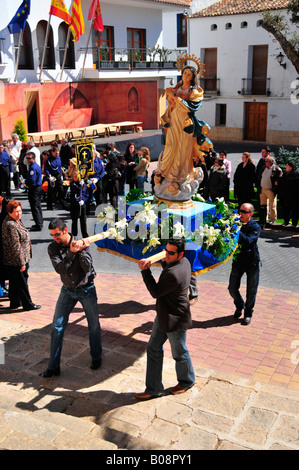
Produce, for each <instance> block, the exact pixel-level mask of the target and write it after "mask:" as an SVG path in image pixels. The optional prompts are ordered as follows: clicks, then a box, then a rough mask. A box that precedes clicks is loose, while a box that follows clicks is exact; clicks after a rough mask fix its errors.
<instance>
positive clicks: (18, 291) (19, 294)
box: [4, 263, 33, 309]
mask: <svg viewBox="0 0 299 470" xmlns="http://www.w3.org/2000/svg"><path fill="white" fill-rule="evenodd" d="M4 269H6V270H7V273H8V280H9V290H8V297H9V300H10V308H16V307H21V306H23V308H24V309H29V308H31V307H32V306H33V302H32V299H31V296H30V293H29V288H28V277H29V275H28V269H29V264H28V263H27V264H26V269H25V271H22V272H21V271H20V266H5V267H4Z"/></svg>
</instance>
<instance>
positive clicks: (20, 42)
mask: <svg viewBox="0 0 299 470" xmlns="http://www.w3.org/2000/svg"><path fill="white" fill-rule="evenodd" d="M22 41H23V30H22V29H21V31H20V36H19V45H18V55H17V62H16V71H15V78H14V81H15V82H16V81H17V74H18V69H19V62H20V54H21V45H22Z"/></svg>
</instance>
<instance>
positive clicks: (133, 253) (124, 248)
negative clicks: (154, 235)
mask: <svg viewBox="0 0 299 470" xmlns="http://www.w3.org/2000/svg"><path fill="white" fill-rule="evenodd" d="M151 199H153V198H146V199H139V200H136V201H133V202H130V203H127V204H126V207H125V211H126V217H127V218H128V216H129V217H130V218H131V215H132V216H133V217H134V214H135V213H138V211H141V210H142V208H143V203H144V202H145V201H150V200H151ZM174 206H175V204H174ZM156 208H157V209H156V210H157V219H156V220H157V223H158V220H159V218H162V217H163V216H162V215H161V213H160V212H159V209H161V206H160V205H159V206H158V205H157V206H156ZM215 209H216V208H215V205H213V204H207V203H203V202H197V201H193V206H192V207H190V208H188V209H180V208H179V207H177V208H176V207H168V206H167V205H164V208H163V209H162V211H163V213H164V217H165V216H166V217H168V218H171V219H172V221H173V224H175V223H176V222H179V223H180V224H182V225H183V226H184V228H185V230H186V231H187V232H189V233H191V232H195V231H196V230H197V229H199V227H200V226H202V225H203V220H204V219H205V218H206V217H207V216H215ZM132 220H133V219H132ZM140 225H141V226H142V223H141V222H140ZM141 228H142V227H141ZM108 229H109V227H105V226H104V227H103V226H101V224H100V223H98V224H96V225H95V229H94V231H95V234H98V233H101V232H103V231H105V230H108ZM134 230H135V228H133V230H132V226H131V227H130V226H129V227H127V234H129V233H131V235H130V236H129V237H128V236H127V237H125V239H124V240H123V241H122V242H120V241H117V240H116V239H115V238H104V239H102V240H98V241H96V242H95V244H96V245H97V247H98V251H106V252H108V253H110V254H113V255H117V256H121V257H122V258H125V259H127V260H129V261H133V262H135V263H138V262H139V260H140V259H142V258H147V257H149V256H152V255H155V254H157V253H159V252H161V251H162V250H163V249H164V248H165V246H166V245H162V244H160V245H158V246H156V247H155V248H151V249H149V250H147V251H146V252H144V249H145V247H146V246H147V242H148V240H146V238H145V239H144V241H141V240H140V237H139V238H138V231H136V234H135V233H134ZM139 230H140V229H139ZM135 235H137V237H135ZM139 235H140V233H139ZM141 238H142V237H141ZM237 243H238V237H236V239H235V243H234V246H233V247H232V249H231V250H228V251H227V252H226V253H224V254H223V255H222V256H221V257H219V258H216V257H215V256H214V255H213V254H212V253H211V252H209V251H207V250H205V249H203V248H202V245H201V244H200V243H195V242H193V241H188V237H187V238H186V253H185V256H186V258H187V259H188V260H189V261H190V264H191V270H192V275H193V276H196V275H198V274H202V273H204V272H207V271H210V270H211V269H214V268H216V267H217V266H220V265H221V264H222V263H224V262H226V261H227V260H228V259H229V258H230V257H231V256H232V255H233V253H234V251H235V249H236V246H237ZM153 265H154V266H159V265H161V261H158V262H157V263H155V264H153Z"/></svg>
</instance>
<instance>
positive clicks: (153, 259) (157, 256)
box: [146, 250, 166, 264]
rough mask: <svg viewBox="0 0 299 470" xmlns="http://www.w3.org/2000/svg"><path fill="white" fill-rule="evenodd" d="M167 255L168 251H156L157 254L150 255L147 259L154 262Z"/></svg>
mask: <svg viewBox="0 0 299 470" xmlns="http://www.w3.org/2000/svg"><path fill="white" fill-rule="evenodd" d="M165 255H166V251H165V250H162V251H160V252H159V253H156V254H155V255H152V256H149V257H148V258H146V260H147V261H150V262H151V263H152V264H153V263H156V262H157V261H160V260H161V259H163V258H165Z"/></svg>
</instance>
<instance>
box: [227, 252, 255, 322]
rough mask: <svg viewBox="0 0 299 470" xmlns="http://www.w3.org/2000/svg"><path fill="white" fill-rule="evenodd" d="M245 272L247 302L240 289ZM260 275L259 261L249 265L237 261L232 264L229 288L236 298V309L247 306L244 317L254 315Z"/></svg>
mask: <svg viewBox="0 0 299 470" xmlns="http://www.w3.org/2000/svg"><path fill="white" fill-rule="evenodd" d="M243 274H246V275H247V288H246V302H244V300H243V298H242V296H241V294H240V291H239V289H240V284H241V278H242V276H243ZM259 275H260V265H259V261H257V262H256V263H254V264H252V265H250V266H247V267H244V266H240V265H239V264H237V263H233V264H232V270H231V273H230V278H229V285H228V290H229V293H230V295H231V296H232V298H233V299H234V304H235V306H236V309H238V310H243V308H245V310H244V317H252V312H253V307H254V305H255V299H256V294H257V289H258V285H259Z"/></svg>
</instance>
